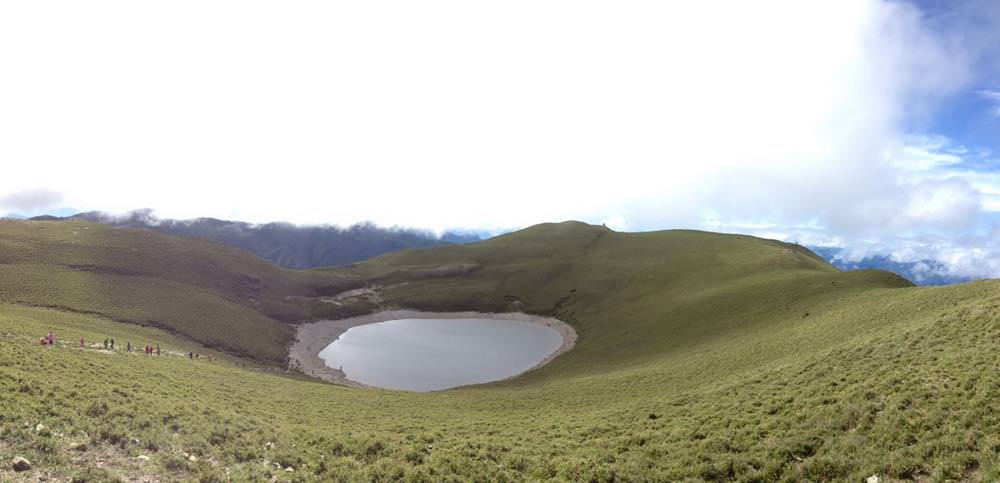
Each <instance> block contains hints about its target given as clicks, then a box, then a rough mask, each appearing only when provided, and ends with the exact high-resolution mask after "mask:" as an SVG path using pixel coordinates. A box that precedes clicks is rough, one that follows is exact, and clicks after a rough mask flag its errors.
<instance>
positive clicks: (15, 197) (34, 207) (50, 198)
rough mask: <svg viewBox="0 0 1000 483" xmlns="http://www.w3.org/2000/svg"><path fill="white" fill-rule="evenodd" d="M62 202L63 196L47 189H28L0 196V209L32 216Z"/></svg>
mask: <svg viewBox="0 0 1000 483" xmlns="http://www.w3.org/2000/svg"><path fill="white" fill-rule="evenodd" d="M62 201H63V195H62V194H61V193H57V192H55V191H52V190H47V189H39V188H36V189H28V190H22V191H16V192H13V193H8V194H6V195H3V196H0V207H2V208H7V209H12V210H17V211H19V212H22V214H29V215H30V214H34V213H35V212H37V211H39V210H44V209H47V208H54V207H57V206H58V205H59V203H61V202H62Z"/></svg>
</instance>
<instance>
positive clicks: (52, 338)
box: [48, 330, 56, 345]
mask: <svg viewBox="0 0 1000 483" xmlns="http://www.w3.org/2000/svg"><path fill="white" fill-rule="evenodd" d="M48 339H49V345H52V344H55V343H56V334H55V333H53V332H52V331H51V330H50V331H49V335H48Z"/></svg>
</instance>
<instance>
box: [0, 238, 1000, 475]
mask: <svg viewBox="0 0 1000 483" xmlns="http://www.w3.org/2000/svg"><path fill="white" fill-rule="evenodd" d="M7 223H11V224H10V225H8V224H0V235H2V237H0V243H3V246H4V251H3V252H2V253H3V254H4V256H5V257H6V256H8V255H7V253H8V251H14V252H18V251H20V253H22V254H21V255H20V256H19V257H14V258H13V259H11V260H12V261H7V260H6V259H5V260H4V263H3V264H0V268H2V267H7V266H8V265H11V266H12V267H15V268H13V269H8V268H3V269H4V270H10V271H7V272H3V273H4V275H3V278H2V283H0V287H2V290H3V294H2V297H0V299H2V300H4V301H10V302H19V303H20V304H15V305H0V334H2V335H3V337H0V368H3V370H2V371H0V409H2V411H0V436H2V439H0V441H3V443H2V444H0V458H2V461H10V458H13V456H15V455H22V456H25V457H27V458H28V459H31V460H32V461H33V462H34V463H35V464H36V469H34V470H32V471H33V472H41V473H44V472H48V473H47V474H49V475H51V476H53V477H56V478H68V477H69V476H71V475H74V474H75V475H78V476H79V475H83V477H84V479H86V477H87V476H88V475H89V477H90V478H91V479H92V480H95V481H99V480H100V479H102V478H114V477H120V478H123V479H131V478H136V477H137V476H141V475H150V474H152V475H158V476H159V477H162V478H165V479H178V480H186V479H199V478H200V479H202V480H204V481H217V480H224V479H227V478H230V479H235V480H272V479H277V480H290V481H312V480H320V481H326V480H331V479H333V480H337V479H344V480H373V479H375V480H392V479H409V480H413V481H443V480H444V481H447V480H452V481H466V480H477V479H478V480H483V479H490V480H508V481H509V480H521V479H534V480H544V479H563V480H574V481H580V480H588V481H612V480H658V481H664V480H671V481H673V480H691V479H706V480H734V481H735V480H738V481H779V480H812V481H821V480H859V479H863V478H867V477H868V476H870V475H873V474H875V475H879V476H880V478H883V479H940V480H944V479H965V480H978V479H987V480H989V479H995V478H996V477H997V464H998V457H997V452H996V448H997V444H998V441H997V438H996V436H995V435H996V434H1000V419H998V418H997V417H996V414H997V412H996V411H995V410H994V408H993V406H994V405H995V403H994V401H996V400H998V399H997V398H998V397H1000V375H998V373H997V371H995V370H993V369H995V368H996V367H998V365H1000V350H997V349H998V345H1000V326H998V325H997V323H996V318H997V316H998V314H1000V291H998V288H1000V285H998V283H997V282H993V281H986V282H976V283H971V284H966V285H958V286H950V287H938V288H930V287H914V286H913V285H912V284H911V283H909V282H908V281H907V280H905V279H902V278H900V277H898V276H896V275H893V274H891V273H887V272H882V271H875V270H870V271H853V272H840V271H838V270H837V269H836V268H834V267H832V266H830V265H829V264H827V263H826V262H824V261H823V260H822V259H821V258H819V257H817V256H816V255H815V254H813V253H812V252H810V251H809V250H806V249H804V248H802V247H800V246H797V245H792V244H786V243H781V242H776V241H772V240H764V239H759V238H754V237H749V236H742V235H721V234H714V233H706V232H697V231H685V230H671V231H663V232H653V233H638V234H633V233H618V232H614V231H611V230H608V229H607V228H604V227H598V226H591V225H586V224H582V223H576V222H567V223H559V224H544V225H539V226H535V227H532V228H529V229H526V230H522V231H519V232H515V233H511V234H508V235H504V236H500V237H497V238H494V239H490V240H487V241H484V242H480V243H475V244H468V245H452V246H441V247H434V248H425V249H416V250H406V251H401V252H397V253H391V254H387V255H384V256H381V257H378V258H375V259H372V260H369V261H366V262H363V263H358V264H354V265H349V266H345V267H338V268H332V269H322V270H311V271H302V272H295V271H287V270H283V269H278V268H276V267H273V266H270V265H268V264H266V263H264V262H262V261H260V260H259V259H256V258H255V257H252V256H249V255H246V254H243V253H241V252H238V251H234V250H232V249H230V248H227V247H224V246H222V245H219V244H215V243H211V242H207V241H193V240H190V239H185V238H177V237H165V236H163V235H158V234H154V233H150V232H148V231H145V230H126V229H115V228H109V227H103V226H99V225H93V224H88V223H81V222H75V223H79V224H77V225H73V224H67V223H49V224H47V223H31V222H29V223H25V222H7ZM66 227H71V229H69V228H66ZM84 228H86V230H85V229H84ZM104 230H107V231H106V232H105V231H104ZM73 231H75V232H76V235H72V236H71V235H70V233H72V232H73ZM82 232H86V234H81V233H82ZM76 237H83V238H84V239H85V240H86V242H79V241H75V240H76ZM171 247H172V248H171ZM15 249H16V250H15ZM106 250H110V253H114V254H115V255H116V256H111V257H109V256H106V255H104V253H106ZM129 253H132V255H128V254H129ZM147 258H151V259H153V261H147ZM87 260H90V261H87ZM93 260H96V261H93ZM185 260H187V261H185ZM253 261H255V262H253ZM255 263H256V264H255ZM244 264H249V265H246V266H244ZM73 265H84V266H87V265H93V266H95V267H108V266H112V267H116V268H115V269H116V270H134V271H140V268H136V267H141V275H138V274H131V273H130V274H127V275H126V274H120V273H107V272H108V271H107V270H106V269H104V268H102V269H100V270H96V269H91V270H81V269H79V268H73ZM206 267H212V268H211V269H209V268H206ZM35 271H37V273H44V274H47V275H50V276H51V277H56V278H58V279H62V278H64V277H66V278H68V279H70V280H75V282H73V283H64V284H61V285H59V288H58V290H55V289H47V288H45V289H44V290H45V292H43V289H40V288H37V287H46V286H47V283H46V282H47V281H48V279H49V278H48V277H43V276H41V275H34V277H35V278H34V279H33V280H35V282H34V283H31V284H28V283H21V282H18V281H17V279H18V277H20V276H21V274H22V273H25V274H29V275H30V274H32V273H35ZM240 275H249V276H252V277H255V278H256V279H258V280H259V285H258V287H259V290H257V291H255V292H254V293H257V294H258V295H256V296H252V297H251V296H248V295H247V294H246V292H244V291H241V290H240V289H237V288H234V287H239V284H238V283H237V284H236V285H235V286H234V285H233V284H232V282H234V281H236V282H238V281H239V280H240V278H239V276H240ZM131 277H136V278H131ZM234 277H235V278H234ZM137 280H139V281H143V282H142V283H143V284H145V285H142V286H144V287H145V288H144V289H143V290H144V291H145V290H148V291H150V292H151V293H159V291H160V290H161V289H163V290H168V291H167V292H166V293H165V294H164V295H163V296H162V297H159V298H155V297H152V296H151V295H149V293H144V292H143V291H138V290H137V289H134V288H130V287H131V286H132V285H133V284H134V283H135V282H136V281H137ZM210 281H214V282H210ZM62 291H66V292H67V293H65V294H63V293H61V292H62ZM117 291H126V292H127V291H136V292H138V295H139V297H138V299H137V300H139V302H134V303H132V304H131V305H128V306H127V307H119V306H118V304H117V303H115V304H111V303H105V302H103V300H105V299H115V298H114V297H117V295H116V292H117ZM202 292H205V293H208V294H210V296H211V297H212V299H211V300H213V303H212V304H207V305H203V306H201V307H199V309H198V310H197V311H194V312H196V313H197V314H200V315H201V325H204V326H213V325H215V324H217V323H218V324H229V325H228V327H229V328H230V330H232V328H233V327H235V326H236V325H235V324H236V323H237V322H236V321H239V323H243V322H242V319H240V318H239V317H238V316H235V318H234V315H233V314H242V313H245V312H243V311H252V312H255V313H257V314H259V315H256V316H255V317H258V318H256V319H254V320H256V321H257V322H256V323H259V324H261V326H260V327H262V328H263V329H261V328H258V327H257V326H249V325H248V326H243V327H242V328H240V329H239V330H241V331H242V333H246V334H247V341H244V342H243V344H245V345H246V347H248V349H247V350H249V348H251V347H256V350H257V351H259V353H260V354H264V355H269V354H276V353H280V352H281V349H282V348H283V347H284V346H285V344H287V340H288V337H290V334H291V333H292V332H293V330H294V327H293V326H292V325H290V324H288V323H287V322H286V321H287V320H296V319H298V318H299V317H301V320H307V319H313V318H322V317H341V316H348V315H353V314H358V313H365V312H371V311H374V310H378V309H384V308H395V307H407V308H413V309H420V310H431V311H451V310H479V311H504V310H518V311H523V312H528V313H534V314H541V315H550V316H554V317H557V318H559V319H560V320H563V321H565V322H567V323H568V324H570V325H572V326H573V328H574V329H575V330H576V332H577V334H578V336H579V337H578V339H577V345H576V347H575V348H574V349H573V350H571V351H569V352H567V353H565V354H563V355H561V356H559V357H558V358H557V359H556V360H554V361H553V362H552V363H551V364H549V365H547V366H544V367H542V368H541V369H539V370H537V371H533V372H530V373H528V374H525V375H524V376H522V377H518V378H516V379H512V380H507V381H503V382H498V383H494V384H489V385H484V386H476V387H468V388H461V389H456V390H450V391H445V392H440V393H428V394H416V393H403V392H393V391H383V390H371V389H356V388H344V387H338V386H333V385H329V384H324V383H320V382H316V381H312V380H308V379H304V378H302V377H299V376H295V375H294V374H278V373H274V372H273V371H269V370H264V369H266V367H265V368H252V367H251V368H246V367H241V366H242V364H244V359H228V360H224V361H222V362H221V363H217V364H211V365H210V364H205V363H198V362H192V361H189V360H186V359H184V358H167V359H156V358H143V357H135V356H132V357H129V356H127V355H123V354H102V353H100V351H96V350H95V351H91V350H87V349H82V350H81V349H73V348H70V347H52V348H45V347H40V346H37V345H34V344H32V343H31V341H32V340H33V339H32V337H36V338H37V334H40V333H41V332H42V331H44V330H48V329H49V328H53V327H54V328H55V330H57V331H58V332H59V333H60V334H64V335H63V337H64V338H66V339H70V340H73V339H75V338H77V337H81V336H82V337H86V338H87V339H88V340H89V339H94V338H95V337H96V338H98V339H99V338H101V337H104V336H106V335H107V334H121V335H119V337H130V338H138V337H141V338H142V339H144V340H145V339H156V340H160V341H163V342H164V344H165V345H167V346H169V347H170V348H171V349H172V350H174V348H175V347H177V348H179V350H178V351H179V352H183V351H184V350H185V349H188V348H189V347H196V346H197V344H196V341H197V340H198V339H196V336H195V335H194V333H193V332H192V333H191V334H186V333H185V331H189V330H193V329H192V327H195V326H197V324H190V325H189V324H184V323H178V322H175V321H174V318H173V317H174V314H173V313H171V312H168V311H167V309H165V308H163V305H169V306H174V305H183V304H185V303H187V299H186V298H185V297H188V296H190V295H193V294H195V293H202ZM74 293H80V294H89V296H83V295H79V296H76V295H73V294H74ZM39 294H44V295H45V297H41V296H39ZM92 297H94V298H97V300H98V301H94V300H91V298H92ZM175 297H179V298H175ZM241 297H242V298H241ZM248 297H249V298H252V300H253V301H251V300H250V299H249V298H248ZM49 298H57V299H59V300H61V302H60V303H59V304H42V303H40V302H39V300H47V299H49ZM129 299H131V298H129ZM115 300H122V298H121V297H118V298H117V299H115ZM25 302H28V303H33V304H34V305H49V306H59V308H60V309H73V310H75V311H77V313H75V314H71V313H67V312H65V311H64V310H53V309H50V308H37V307H26V306H24V305H23V303H25ZM78 305H83V306H84V307H78ZM95 306H96V307H97V309H99V310H97V309H95ZM126 308H127V309H128V311H134V312H136V313H140V314H141V313H143V312H145V311H156V313H157V314H158V315H157V316H156V317H155V318H156V319H157V320H159V321H160V322H164V323H171V324H174V325H175V326H176V327H174V329H173V330H175V331H176V332H177V334H179V335H181V337H173V336H171V335H170V334H166V333H163V332H162V331H160V330H159V329H157V328H155V327H146V328H141V327H137V326H136V325H134V324H123V323H119V322H116V321H113V320H109V319H107V318H103V317H97V316H95V315H92V314H91V312H99V311H100V312H101V313H102V314H105V315H108V316H109V317H111V318H113V319H116V320H119V319H120V320H125V321H130V322H137V321H138V322H141V317H137V318H136V319H137V320H130V319H128V318H126V317H121V316H120V315H121V313H119V312H115V311H119V310H121V311H123V312H122V313H124V311H125V309H126ZM215 310H220V312H219V314H221V315H220V316H219V321H216V318H215V313H214V312H210V311H215ZM185 313H186V312H185V311H180V312H178V314H180V315H184V314H185ZM115 314H119V316H116V315H115ZM146 318H147V319H151V318H153V317H146ZM179 320H185V319H179ZM205 330H208V329H205ZM259 330H263V332H258V331H259ZM136 331H143V332H141V334H140V333H137V332H136ZM271 331H274V332H271ZM203 337H204V336H203ZM95 340H96V339H95ZM206 340H207V338H206ZM251 340H252V341H255V342H254V343H255V344H257V346H253V345H252V344H251V343H250V342H249V341H251ZM192 344H194V345H192ZM189 350H190V349H189ZM198 350H201V349H198ZM230 352H232V351H230ZM267 358H268V357H265V359H267ZM269 358H270V359H272V360H273V356H272V357H269ZM229 360H231V361H232V362H230V361H229ZM40 374H42V375H44V377H39V375H40ZM39 423H43V424H44V426H45V428H43V429H42V430H37V427H36V425H37V424H39ZM140 456H143V457H145V458H146V459H142V458H140ZM192 456H193V457H194V458H193V459H192V458H191V457H192ZM101 461H103V462H104V463H100V462H101ZM4 471H8V473H0V478H3V477H5V476H11V475H13V473H9V470H8V469H7V468H4ZM36 474H38V473H36Z"/></svg>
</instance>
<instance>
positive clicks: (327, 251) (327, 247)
mask: <svg viewBox="0 0 1000 483" xmlns="http://www.w3.org/2000/svg"><path fill="white" fill-rule="evenodd" d="M68 218H69V219H82V220H87V221H92V222H97V223H102V224H105V225H111V226H119V227H131V228H147V229H150V230H155V231H158V232H160V233H165V234H169V235H178V236H186V237H198V238H207V239H210V240H215V241H217V242H220V243H224V244H226V245H229V246H231V247H235V248H239V249H241V250H246V251H248V252H251V253H254V254H256V255H257V256H259V257H261V258H263V259H265V260H269V261H271V262H273V263H275V264H278V265H281V266H283V267H288V268H297V269H302V268H315V267H328V266H336V265H344V264H348V263H354V262H358V261H362V260H367V259H369V258H373V257H377V256H379V255H383V254H385V253H390V252H394V251H398V250H404V249H407V248H423V247H432V246H437V245H445V244H454V243H470V242H476V241H479V240H480V239H481V236H480V235H479V234H477V233H462V232H446V233H444V234H442V235H441V236H437V235H435V234H433V233H431V232H428V231H423V230H416V229H407V228H383V227H379V226H376V225H374V224H371V223H360V224H356V225H353V226H350V227H347V228H341V227H336V226H299V225H293V224H291V223H266V224H261V225H257V224H252V223H246V222H241V221H229V220H218V219H215V218H197V219H193V220H171V219H160V218H157V217H156V216H154V215H153V214H152V211H151V210H137V211H133V212H131V213H128V214H126V215H124V216H114V215H109V214H106V213H101V212H89V213H79V214H76V215H73V216H71V217H68ZM39 219H41V218H39ZM44 219H60V218H54V217H45V218H44Z"/></svg>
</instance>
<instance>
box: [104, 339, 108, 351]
mask: <svg viewBox="0 0 1000 483" xmlns="http://www.w3.org/2000/svg"><path fill="white" fill-rule="evenodd" d="M104 350H108V338H107V337H105V338H104Z"/></svg>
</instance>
